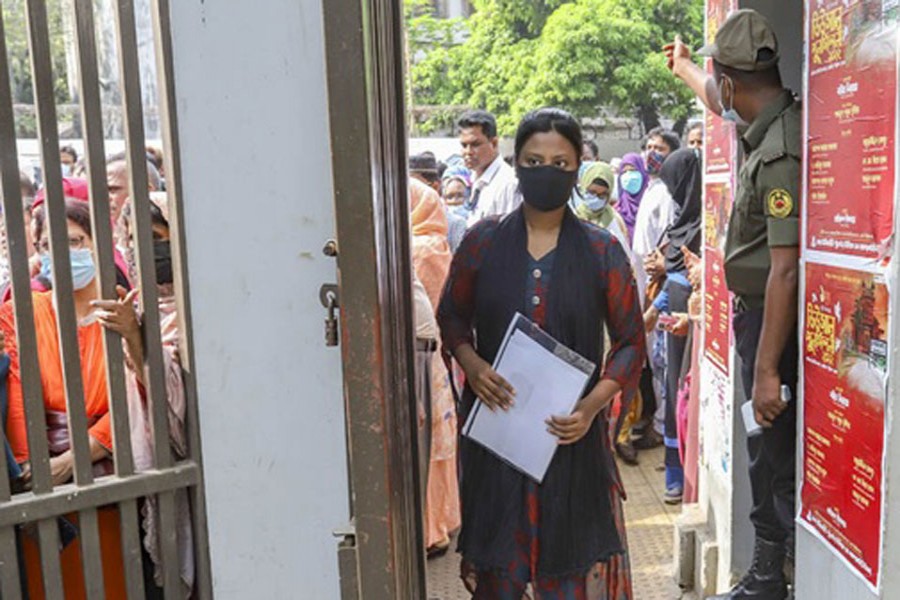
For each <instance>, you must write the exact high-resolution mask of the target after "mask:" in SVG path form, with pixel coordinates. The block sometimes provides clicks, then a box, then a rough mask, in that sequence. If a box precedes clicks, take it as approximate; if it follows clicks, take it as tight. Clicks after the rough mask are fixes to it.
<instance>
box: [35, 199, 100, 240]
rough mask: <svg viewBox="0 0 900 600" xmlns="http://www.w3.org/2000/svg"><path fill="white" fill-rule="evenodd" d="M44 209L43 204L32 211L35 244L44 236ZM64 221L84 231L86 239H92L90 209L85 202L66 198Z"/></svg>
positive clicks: (45, 206) (45, 220)
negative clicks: (70, 222)
mask: <svg viewBox="0 0 900 600" xmlns="http://www.w3.org/2000/svg"><path fill="white" fill-rule="evenodd" d="M46 208H47V204H46V203H44V204H42V205H41V206H39V207H38V209H37V210H35V211H34V232H35V234H36V235H35V239H34V243H35V244H37V243H38V242H40V240H41V236H42V235H43V234H44V225H45V223H46V222H47V219H46V216H45V213H44V211H45V210H46ZM66 220H68V221H72V222H73V223H75V224H76V225H78V226H79V227H81V228H82V229H84V232H85V233H86V234H87V235H88V237H89V238H91V239H94V232H93V231H92V230H91V208H90V205H89V204H88V203H87V202H85V201H83V200H78V199H77V198H66Z"/></svg>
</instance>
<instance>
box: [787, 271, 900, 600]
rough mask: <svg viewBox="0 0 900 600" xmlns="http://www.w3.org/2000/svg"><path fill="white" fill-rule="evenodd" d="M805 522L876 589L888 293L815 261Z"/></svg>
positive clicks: (809, 285)
mask: <svg viewBox="0 0 900 600" xmlns="http://www.w3.org/2000/svg"><path fill="white" fill-rule="evenodd" d="M805 304H806V308H805V311H806V315H805V331H804V335H803V365H804V369H805V375H804V398H805V400H804V415H803V423H804V430H803V486H802V489H801V502H802V508H801V512H800V517H801V520H802V521H803V522H804V523H805V524H806V525H807V527H808V528H810V529H811V530H812V531H813V532H814V533H815V534H817V535H818V536H819V537H821V538H822V539H823V540H824V541H825V543H826V544H828V545H829V546H830V547H831V548H832V549H833V550H834V551H835V552H836V553H837V554H838V555H840V556H842V557H843V558H844V559H845V560H846V562H847V563H848V564H849V565H850V566H851V568H853V569H854V570H855V571H856V572H857V573H858V574H859V575H860V576H861V577H863V578H864V579H865V580H866V581H867V582H868V583H869V584H871V585H872V586H873V587H875V586H877V585H878V580H879V569H880V565H881V532H882V526H881V515H882V469H883V468H882V465H883V454H884V431H885V398H886V390H887V359H888V356H887V353H888V343H887V331H888V291H887V286H886V285H885V284H884V281H883V280H881V279H879V277H878V276H876V275H873V274H871V273H866V272H862V271H853V270H849V269H842V268H838V267H832V266H825V265H818V264H807V267H806V302H805Z"/></svg>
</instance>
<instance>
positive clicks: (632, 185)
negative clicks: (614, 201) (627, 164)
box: [619, 171, 644, 195]
mask: <svg viewBox="0 0 900 600" xmlns="http://www.w3.org/2000/svg"><path fill="white" fill-rule="evenodd" d="M619 183H621V184H622V189H623V190H625V191H626V192H628V193H629V194H632V195H634V194H637V193H639V192H640V191H641V187H643V185H644V176H643V175H642V174H641V172H640V171H625V172H624V173H622V175H621V177H619Z"/></svg>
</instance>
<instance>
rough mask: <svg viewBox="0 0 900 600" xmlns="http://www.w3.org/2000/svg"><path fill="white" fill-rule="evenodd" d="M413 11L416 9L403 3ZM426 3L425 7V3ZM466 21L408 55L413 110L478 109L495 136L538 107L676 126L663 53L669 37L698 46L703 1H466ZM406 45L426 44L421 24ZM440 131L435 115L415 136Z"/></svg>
mask: <svg viewBox="0 0 900 600" xmlns="http://www.w3.org/2000/svg"><path fill="white" fill-rule="evenodd" d="M406 1H407V3H408V4H409V3H410V2H420V6H419V8H420V10H421V9H422V8H423V5H422V4H421V1H420V0H406ZM426 3H427V2H426ZM473 5H474V8H475V12H474V14H473V15H472V16H471V17H470V18H469V19H467V20H465V21H462V20H457V21H455V22H453V23H452V24H447V23H446V22H444V23H445V25H444V26H445V27H447V29H446V31H448V32H451V33H450V34H449V35H448V36H445V37H443V38H442V42H441V43H439V44H430V45H429V44H427V43H424V44H420V45H418V46H416V52H415V54H414V55H413V64H412V69H411V70H412V73H411V75H412V86H413V97H414V100H415V103H416V104H417V105H429V106H448V107H458V106H473V107H474V106H477V107H483V108H486V109H488V110H491V111H492V112H494V113H496V114H497V115H498V121H499V125H500V128H501V130H502V132H503V133H505V134H510V133H512V132H513V131H514V129H515V126H516V124H517V123H518V121H519V119H521V117H522V116H523V115H524V114H525V113H526V112H527V111H529V110H531V109H533V108H535V107H539V106H547V105H555V106H561V107H564V108H567V109H568V110H571V111H572V112H574V113H575V114H576V115H578V116H581V117H595V116H598V115H599V114H600V112H601V110H603V109H611V110H613V111H614V112H616V113H618V114H620V115H623V116H625V115H628V116H634V117H637V118H640V119H641V122H642V123H643V125H644V127H645V128H650V127H653V126H655V125H657V124H658V123H659V119H660V118H661V117H667V118H670V119H673V120H675V121H676V122H677V121H680V122H681V123H683V122H684V121H685V120H686V119H687V117H688V116H689V115H690V114H691V112H692V111H693V110H694V99H693V97H692V95H691V93H690V92H689V91H688V90H687V88H686V87H685V86H684V85H682V84H681V83H679V82H677V81H675V80H674V78H673V77H672V76H671V74H670V73H669V72H668V70H667V69H666V65H665V58H664V56H663V55H662V53H661V48H662V46H663V45H664V44H665V43H667V42H669V41H671V40H672V39H673V38H674V37H675V35H676V34H680V35H681V36H682V38H684V40H685V41H686V42H687V43H688V44H692V45H694V46H696V45H698V44H699V43H700V42H701V40H702V32H703V2H702V0H548V1H538V0H475V1H474V2H473ZM422 15H423V13H420V16H419V17H418V18H419V19H420V20H419V21H412V20H411V21H410V32H411V33H410V36H411V38H413V37H415V38H417V39H418V40H419V41H420V42H423V41H426V40H425V39H424V38H423V37H421V36H420V35H418V33H417V32H421V31H424V29H423V21H421V19H430V21H431V22H432V23H431V25H430V27H434V26H435V23H438V22H440V21H439V20H438V19H435V18H433V17H430V16H422ZM444 124H446V115H442V114H440V112H439V111H438V112H435V113H434V114H433V115H432V117H431V118H430V119H429V120H428V121H426V122H424V123H421V124H420V127H421V129H422V130H424V131H428V130H429V128H434V127H437V126H441V125H444Z"/></svg>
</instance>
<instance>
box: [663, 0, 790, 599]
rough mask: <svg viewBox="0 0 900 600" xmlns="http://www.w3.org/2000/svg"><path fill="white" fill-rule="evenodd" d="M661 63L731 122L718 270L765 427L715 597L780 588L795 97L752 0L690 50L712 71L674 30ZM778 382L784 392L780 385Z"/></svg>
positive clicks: (748, 385)
mask: <svg viewBox="0 0 900 600" xmlns="http://www.w3.org/2000/svg"><path fill="white" fill-rule="evenodd" d="M666 52H667V54H668V57H669V65H670V68H671V69H672V71H673V73H675V75H676V76H678V77H680V78H682V79H683V80H684V81H685V82H686V83H687V84H688V85H689V86H690V87H691V88H692V89H694V91H695V92H696V93H697V94H698V96H699V97H700V98H701V99H702V100H703V101H704V102H705V103H706V104H707V106H708V107H710V110H713V111H714V112H716V113H717V114H719V115H720V116H721V117H722V118H723V119H727V120H730V121H733V122H735V123H737V124H738V126H739V130H740V131H742V132H743V134H742V136H741V143H742V145H743V149H744V151H745V159H744V163H743V166H742V167H741V171H740V175H739V181H738V188H737V190H736V193H735V202H734V208H733V209H732V214H731V220H730V222H729V226H728V235H727V240H726V247H725V275H726V279H727V282H728V289H729V290H731V292H733V293H734V295H735V316H734V334H735V340H736V345H737V352H738V354H739V355H740V357H741V362H742V369H741V378H742V382H743V386H744V391H745V393H746V395H747V398H752V400H753V409H754V413H755V416H756V420H757V422H758V423H759V424H760V425H762V426H763V433H762V434H761V435H757V436H754V437H750V438H749V439H748V442H747V446H748V450H749V453H750V485H751V488H752V492H753V510H752V512H751V514H750V519H751V521H752V522H753V526H754V529H755V532H756V543H755V547H754V554H753V564H752V566H751V568H750V570H749V571H748V573H747V574H746V575H745V576H744V578H743V579H742V580H741V581H740V582H739V583H738V584H737V585H736V586H735V587H734V588H733V589H732V590H731V591H730V592H728V593H727V594H724V595H721V596H716V598H719V599H722V600H724V599H732V600H744V599H749V598H755V599H760V600H783V599H784V598H787V597H788V586H787V581H786V577H785V574H784V566H785V559H786V557H790V558H792V557H793V543H794V489H795V483H794V481H795V472H794V471H795V458H794V457H795V450H796V422H797V413H796V405H795V403H794V402H793V401H792V400H791V399H792V398H794V397H796V393H795V392H796V386H797V363H798V347H797V282H798V261H799V245H800V230H799V200H800V177H801V174H800V156H801V131H802V121H801V107H800V103H799V102H798V101H797V100H795V99H794V96H793V94H792V93H791V92H790V91H789V90H786V89H784V86H783V85H782V83H781V75H780V72H779V69H778V59H779V55H778V41H777V40H776V38H775V34H774V33H773V31H772V27H771V26H770V25H769V23H768V22H767V21H766V19H765V18H764V17H763V16H762V15H760V14H759V13H757V12H756V11H753V10H739V11H736V12H734V13H732V14H731V15H730V16H729V18H728V19H727V20H726V21H725V22H724V23H723V24H722V26H721V27H720V29H719V31H718V32H717V34H716V38H715V41H714V42H713V43H712V44H709V45H708V46H705V47H704V48H702V49H701V50H700V51H699V52H698V54H700V55H703V56H709V57H712V59H713V67H714V69H713V70H714V77H710V76H709V75H708V74H707V73H706V72H705V71H703V70H702V69H700V67H698V66H697V65H695V64H694V63H693V62H692V61H691V60H690V51H689V50H688V49H687V48H686V47H685V46H684V44H682V43H681V41H680V40H676V42H675V43H674V44H671V45H670V46H667V47H666ZM782 386H786V389H787V390H789V391H790V393H789V394H788V393H783V392H782Z"/></svg>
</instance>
